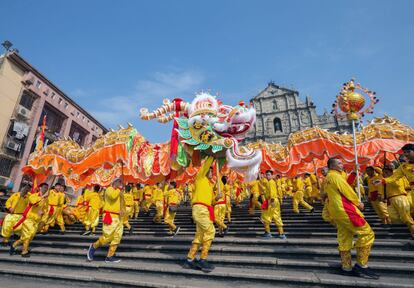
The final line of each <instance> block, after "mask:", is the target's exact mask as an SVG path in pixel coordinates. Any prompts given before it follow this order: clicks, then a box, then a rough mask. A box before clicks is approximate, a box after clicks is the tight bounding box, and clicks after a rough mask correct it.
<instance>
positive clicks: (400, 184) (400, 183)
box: [385, 177, 409, 199]
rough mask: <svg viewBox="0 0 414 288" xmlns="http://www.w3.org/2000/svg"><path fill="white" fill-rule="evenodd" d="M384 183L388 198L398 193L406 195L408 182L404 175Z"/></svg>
mask: <svg viewBox="0 0 414 288" xmlns="http://www.w3.org/2000/svg"><path fill="white" fill-rule="evenodd" d="M385 179H387V178H385ZM386 185H387V186H386V191H387V198H388V199H389V198H391V197H395V196H399V195H407V191H406V189H407V188H408V187H409V183H408V181H407V179H406V178H405V177H402V178H400V179H398V180H397V181H395V182H391V183H388V184H386Z"/></svg>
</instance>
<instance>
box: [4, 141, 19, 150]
mask: <svg viewBox="0 0 414 288" xmlns="http://www.w3.org/2000/svg"><path fill="white" fill-rule="evenodd" d="M6 147H7V148H8V149H10V150H13V151H16V152H19V151H20V149H21V145H20V144H19V143H16V142H14V141H12V140H9V141H7V144H6Z"/></svg>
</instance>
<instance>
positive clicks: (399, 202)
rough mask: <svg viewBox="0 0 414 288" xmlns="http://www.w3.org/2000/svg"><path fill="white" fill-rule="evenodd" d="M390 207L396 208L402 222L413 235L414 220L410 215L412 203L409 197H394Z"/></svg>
mask: <svg viewBox="0 0 414 288" xmlns="http://www.w3.org/2000/svg"><path fill="white" fill-rule="evenodd" d="M389 202H390V207H392V208H394V210H395V211H396V212H397V215H398V217H399V219H400V220H401V222H403V223H404V224H406V225H407V226H408V229H410V232H411V233H414V220H413V218H412V217H411V214H410V203H409V202H408V199H407V196H405V195H400V196H395V197H392V198H391V199H390V200H389Z"/></svg>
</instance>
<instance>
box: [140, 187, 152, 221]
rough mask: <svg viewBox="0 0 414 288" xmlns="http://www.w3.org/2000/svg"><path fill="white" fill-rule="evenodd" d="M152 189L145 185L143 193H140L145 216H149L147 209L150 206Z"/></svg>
mask: <svg viewBox="0 0 414 288" xmlns="http://www.w3.org/2000/svg"><path fill="white" fill-rule="evenodd" d="M153 189H154V187H153V186H151V185H145V187H144V189H143V192H142V204H141V207H142V210H144V213H145V214H146V216H148V215H149V209H150V208H151V206H152V191H153Z"/></svg>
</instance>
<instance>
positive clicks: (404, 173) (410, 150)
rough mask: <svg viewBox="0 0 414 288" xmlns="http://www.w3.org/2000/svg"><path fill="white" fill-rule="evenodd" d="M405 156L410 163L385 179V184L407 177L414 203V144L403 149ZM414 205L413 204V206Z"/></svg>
mask: <svg viewBox="0 0 414 288" xmlns="http://www.w3.org/2000/svg"><path fill="white" fill-rule="evenodd" d="M401 150H402V153H404V154H403V155H404V156H405V157H406V158H407V159H408V162H406V163H402V164H401V165H400V166H399V167H398V168H397V169H395V170H394V173H393V175H392V176H390V177H388V178H386V179H383V181H382V182H383V183H386V184H389V183H394V182H396V181H397V180H399V179H401V178H403V177H405V178H406V179H407V181H408V183H409V185H410V188H409V190H411V200H412V201H413V202H414V144H406V145H404V146H403V147H402V148H401ZM380 183H381V181H379V180H377V182H376V183H375V184H380ZM411 205H413V203H412V204H411ZM411 213H414V207H413V206H411Z"/></svg>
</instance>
